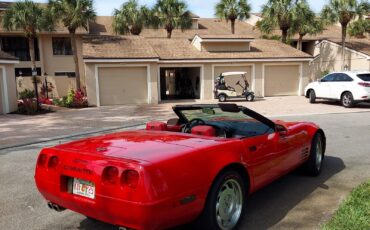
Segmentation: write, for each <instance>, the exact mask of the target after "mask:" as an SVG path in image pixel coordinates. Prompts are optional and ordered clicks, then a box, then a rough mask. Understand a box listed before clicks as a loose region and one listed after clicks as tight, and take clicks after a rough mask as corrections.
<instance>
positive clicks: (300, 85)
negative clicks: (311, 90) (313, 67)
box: [262, 63, 303, 97]
mask: <svg viewBox="0 0 370 230" xmlns="http://www.w3.org/2000/svg"><path fill="white" fill-rule="evenodd" d="M266 66H298V67H299V69H298V71H299V76H298V77H299V79H298V84H299V85H298V91H297V96H300V95H301V91H302V88H303V87H302V84H303V63H298V64H296V63H294V64H293V63H280V64H278V63H267V64H262V97H265V67H266Z"/></svg>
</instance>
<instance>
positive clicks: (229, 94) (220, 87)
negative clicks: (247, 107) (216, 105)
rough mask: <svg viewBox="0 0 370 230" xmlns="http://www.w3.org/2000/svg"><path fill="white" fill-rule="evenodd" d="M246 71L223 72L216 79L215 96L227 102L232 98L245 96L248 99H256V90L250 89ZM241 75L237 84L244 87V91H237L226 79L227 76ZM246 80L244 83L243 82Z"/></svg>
mask: <svg viewBox="0 0 370 230" xmlns="http://www.w3.org/2000/svg"><path fill="white" fill-rule="evenodd" d="M246 74H247V73H246V72H225V73H221V74H220V76H219V77H217V78H216V81H215V89H214V92H215V96H216V98H218V100H219V101H220V102H225V101H226V100H227V99H230V98H245V99H246V100H247V101H253V100H254V92H253V91H251V90H249V83H248V80H247V77H246ZM237 75H240V78H241V79H240V80H239V81H237V82H236V86H240V87H242V93H241V94H240V93H238V92H236V90H235V88H233V87H231V86H228V85H227V84H226V81H225V77H227V76H237ZM241 81H242V82H244V85H243V84H242V83H241Z"/></svg>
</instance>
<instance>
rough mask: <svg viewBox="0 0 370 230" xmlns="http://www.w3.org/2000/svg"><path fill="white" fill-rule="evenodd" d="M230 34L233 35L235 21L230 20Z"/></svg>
mask: <svg viewBox="0 0 370 230" xmlns="http://www.w3.org/2000/svg"><path fill="white" fill-rule="evenodd" d="M231 33H232V34H235V19H231Z"/></svg>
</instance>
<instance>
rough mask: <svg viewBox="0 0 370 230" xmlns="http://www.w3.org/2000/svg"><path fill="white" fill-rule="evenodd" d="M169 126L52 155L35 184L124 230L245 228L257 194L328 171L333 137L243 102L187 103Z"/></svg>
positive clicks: (65, 147) (67, 205)
mask: <svg viewBox="0 0 370 230" xmlns="http://www.w3.org/2000/svg"><path fill="white" fill-rule="evenodd" d="M173 109H174V112H175V113H176V115H177V116H178V118H176V119H171V120H169V121H168V122H167V123H164V122H156V121H153V122H149V123H147V125H146V129H145V130H135V131H125V132H119V133H114V134H108V135H104V136H99V137H92V138H87V139H84V140H79V141H74V142H71V143H68V144H62V145H58V146H55V147H52V148H46V149H43V150H42V151H41V153H40V154H39V156H38V159H37V165H36V174H35V181H36V185H37V188H38V189H39V191H40V193H41V194H42V195H43V196H44V197H45V199H46V200H47V201H48V206H49V207H50V208H52V209H54V210H57V211H63V210H65V209H70V210H73V211H75V212H78V213H81V214H83V215H85V216H87V217H89V218H92V219H96V220H100V221H103V222H107V223H111V224H113V225H116V226H118V227H120V229H166V228H170V227H174V226H177V225H181V224H185V223H189V222H192V223H194V226H196V227H199V228H201V229H223V230H224V229H227V230H228V229H236V228H237V227H238V224H239V223H240V220H241V217H242V215H243V212H244V211H245V209H246V206H245V201H246V199H247V197H248V194H251V193H253V192H255V191H256V190H258V189H259V188H261V187H263V186H265V185H267V184H269V183H270V182H272V181H274V180H276V179H277V178H279V177H281V176H282V175H284V174H286V173H288V172H290V171H292V170H294V169H296V168H298V167H302V168H303V169H304V170H305V171H306V173H308V174H310V175H313V176H316V175H318V174H319V173H320V171H321V168H322V162H323V158H324V153H325V143H326V139H325V135H324V132H323V130H321V129H320V128H319V127H318V126H317V125H315V124H313V123H309V122H283V121H271V120H269V119H268V118H266V117H264V116H262V115H260V114H258V113H256V112H254V111H252V110H250V109H248V108H245V107H242V106H238V105H235V104H218V105H178V106H175V107H174V108H173Z"/></svg>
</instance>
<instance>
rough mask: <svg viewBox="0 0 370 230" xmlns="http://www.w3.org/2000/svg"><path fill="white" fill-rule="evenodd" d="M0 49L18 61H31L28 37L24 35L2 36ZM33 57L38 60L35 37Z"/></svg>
mask: <svg viewBox="0 0 370 230" xmlns="http://www.w3.org/2000/svg"><path fill="white" fill-rule="evenodd" d="M0 49H1V50H2V51H4V52H6V53H8V54H11V55H13V56H14V57H17V58H19V60H20V61H31V57H30V50H29V47H28V39H27V38H24V37H2V38H0ZM35 59H36V61H40V53H39V46H38V41H37V39H35Z"/></svg>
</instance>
